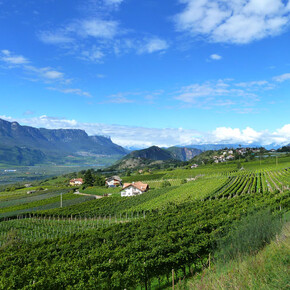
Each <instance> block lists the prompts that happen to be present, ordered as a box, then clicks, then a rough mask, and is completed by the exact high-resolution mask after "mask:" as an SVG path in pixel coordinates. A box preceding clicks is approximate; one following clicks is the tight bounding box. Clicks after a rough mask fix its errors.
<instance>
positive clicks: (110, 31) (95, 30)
mask: <svg viewBox="0 0 290 290" xmlns="http://www.w3.org/2000/svg"><path fill="white" fill-rule="evenodd" d="M118 25H119V24H118V22H116V21H107V20H102V19H85V20H81V21H78V22H77V23H76V24H73V25H71V28H70V32H76V33H78V34H79V35H81V36H82V37H95V38H113V37H114V36H115V35H116V34H117V31H118Z"/></svg>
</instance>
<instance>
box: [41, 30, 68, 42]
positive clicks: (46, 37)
mask: <svg viewBox="0 0 290 290" xmlns="http://www.w3.org/2000/svg"><path fill="white" fill-rule="evenodd" d="M39 39H40V40H41V41H42V42H44V43H48V44H66V43H71V42H73V41H74V40H73V38H71V37H69V36H67V35H65V32H61V31H59V32H55V33H53V32H48V31H43V32H41V33H40V34H39Z"/></svg>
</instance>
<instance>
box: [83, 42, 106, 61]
mask: <svg viewBox="0 0 290 290" xmlns="http://www.w3.org/2000/svg"><path fill="white" fill-rule="evenodd" d="M79 57H80V58H81V59H85V60H89V61H92V62H101V61H102V59H103V58H104V57H105V53H104V52H103V51H102V49H101V48H100V47H97V46H95V45H93V46H92V47H91V48H90V49H85V50H83V51H81V54H80V56H79Z"/></svg>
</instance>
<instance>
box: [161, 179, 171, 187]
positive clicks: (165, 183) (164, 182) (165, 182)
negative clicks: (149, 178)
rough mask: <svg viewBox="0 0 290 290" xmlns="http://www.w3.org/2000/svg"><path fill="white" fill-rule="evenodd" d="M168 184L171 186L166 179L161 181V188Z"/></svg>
mask: <svg viewBox="0 0 290 290" xmlns="http://www.w3.org/2000/svg"><path fill="white" fill-rule="evenodd" d="M168 186H171V183H170V182H169V181H167V180H164V181H163V182H162V183H161V188H164V187H168Z"/></svg>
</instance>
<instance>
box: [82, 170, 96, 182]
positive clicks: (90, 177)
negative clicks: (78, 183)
mask: <svg viewBox="0 0 290 290" xmlns="http://www.w3.org/2000/svg"><path fill="white" fill-rule="evenodd" d="M94 182H95V180H94V177H93V175H92V171H91V169H88V170H87V171H86V173H85V175H84V184H85V185H87V186H93V185H94Z"/></svg>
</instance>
